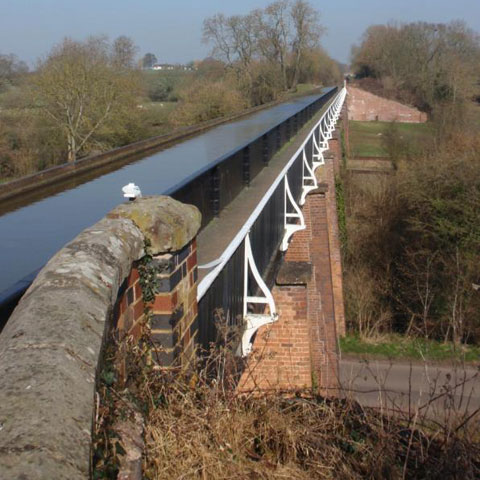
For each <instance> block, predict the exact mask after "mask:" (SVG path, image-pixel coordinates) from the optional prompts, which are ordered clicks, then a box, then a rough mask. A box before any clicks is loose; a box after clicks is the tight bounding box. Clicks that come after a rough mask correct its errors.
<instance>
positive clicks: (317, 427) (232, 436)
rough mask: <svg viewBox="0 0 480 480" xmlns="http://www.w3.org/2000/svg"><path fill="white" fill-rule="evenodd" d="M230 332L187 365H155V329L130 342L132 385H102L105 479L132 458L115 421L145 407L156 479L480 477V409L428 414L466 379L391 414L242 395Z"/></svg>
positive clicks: (107, 380) (332, 401)
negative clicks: (151, 355)
mask: <svg viewBox="0 0 480 480" xmlns="http://www.w3.org/2000/svg"><path fill="white" fill-rule="evenodd" d="M219 332H220V333H219V342H217V343H216V345H215V346H214V345H212V348H211V351H210V352H208V355H205V356H201V357H198V358H199V359H200V360H201V361H196V362H194V363H193V364H192V365H191V366H192V368H191V369H189V370H187V371H186V370H182V371H180V370H178V369H159V368H155V367H153V366H152V365H151V363H149V361H148V360H147V358H148V357H146V356H145V352H146V351H147V350H148V348H150V347H148V335H145V336H144V338H143V339H142V341H143V345H144V346H143V348H140V347H138V346H134V345H129V348H128V355H129V362H128V365H130V366H129V368H128V370H127V382H126V383H125V385H123V386H122V387H121V388H120V386H119V384H118V382H117V381H116V375H115V374H112V372H111V369H110V367H107V370H106V372H105V374H104V375H102V386H103V387H102V388H104V389H105V391H104V392H103V393H106V392H108V394H107V398H109V399H110V410H109V414H110V415H111V416H112V417H113V419H112V418H110V419H109V418H108V416H107V415H106V414H105V413H102V408H104V407H101V408H100V410H99V411H100V415H98V414H97V422H96V428H95V431H96V433H97V439H98V438H100V439H102V440H101V441H100V442H97V447H98V446H100V447H101V449H100V454H104V453H105V452H109V454H110V457H108V455H104V457H102V458H103V462H104V463H103V467H102V468H103V470H102V469H100V470H99V469H97V470H98V471H99V472H100V473H97V476H96V477H95V478H116V475H117V472H118V469H119V468H120V466H121V465H122V462H124V459H125V458H126V455H123V451H122V450H123V447H122V445H124V439H123V437H122V435H121V433H120V435H118V432H119V428H118V427H117V428H110V427H109V426H115V425H118V423H119V422H120V421H125V420H127V421H131V422H134V421H135V418H134V417H135V415H137V416H138V413H139V412H140V413H141V415H142V417H143V422H144V425H145V426H144V430H143V439H142V440H143V442H144V453H143V459H142V462H141V463H143V465H142V471H143V472H142V474H143V478H146V479H149V480H157V479H163V478H173V479H195V478H199V479H237V478H238V479H246V478H252V479H285V478H295V479H316V478H319V479H320V478H322V479H324V478H325V479H355V478H358V479H360V478H374V479H404V478H405V479H414V478H432V479H433V478H462V479H474V478H478V476H479V475H480V437H479V435H478V426H479V422H478V412H477V411H473V412H471V413H469V414H467V413H465V414H464V415H461V416H456V415H455V414H456V413H458V412H457V410H455V408H454V405H455V404H454V403H453V404H452V403H451V404H450V405H451V407H449V409H447V410H445V412H446V415H447V416H445V417H442V420H440V417H435V418H434V420H432V418H431V417H430V416H429V415H428V414H426V412H427V411H431V408H430V407H428V405H429V402H430V404H432V405H433V403H432V402H438V401H439V399H440V400H441V399H448V398H452V396H453V397H454V396H455V394H456V392H457V391H458V389H459V388H461V384H462V381H461V379H460V383H459V384H458V385H457V383H458V382H457V383H452V384H451V385H450V388H443V384H442V385H440V384H438V385H437V388H435V389H434V390H432V391H431V392H430V391H429V392H428V395H429V397H428V399H427V400H426V403H425V404H424V405H423V406H418V408H416V409H412V410H411V411H410V409H406V410H405V409H404V410H399V409H398V408H396V406H395V403H394V402H392V403H391V407H390V410H389V409H386V408H380V409H378V408H363V407H361V406H360V404H359V403H357V402H356V401H354V400H353V398H352V397H351V395H344V397H343V398H326V397H323V396H320V395H317V394H315V393H314V392H312V391H311V390H297V391H283V392H269V393H265V392H261V391H260V390H258V389H256V390H254V391H251V392H249V393H242V394H241V393H239V392H238V391H237V390H236V389H235V388H234V387H235V384H236V382H237V378H238V377H237V371H238V370H237V368H236V365H237V363H238V360H237V359H236V358H235V357H234V355H233V353H232V351H233V350H232V348H231V345H230V340H229V337H230V335H228V334H227V329H226V328H224V329H223V330H222V329H219ZM222 332H223V333H222ZM382 381H383V380H382V379H381V378H380V377H378V382H379V383H382ZM383 384H384V385H385V383H383ZM384 393H385V395H386V398H388V395H387V394H388V392H384ZM444 404H445V405H446V406H447V407H448V405H449V403H448V402H447V401H446V402H444ZM102 405H104V404H103V400H102ZM425 405H427V407H428V408H427V407H425ZM429 408H430V410H429ZM137 424H138V421H137ZM142 425H143V424H142ZM105 427H108V428H105ZM112 457H113V458H112ZM95 458H97V459H98V458H100V456H99V455H98V454H97V455H96V457H95ZM107 467H108V468H109V469H108V468H107ZM110 475H111V476H110Z"/></svg>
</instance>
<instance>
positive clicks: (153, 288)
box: [138, 239, 159, 305]
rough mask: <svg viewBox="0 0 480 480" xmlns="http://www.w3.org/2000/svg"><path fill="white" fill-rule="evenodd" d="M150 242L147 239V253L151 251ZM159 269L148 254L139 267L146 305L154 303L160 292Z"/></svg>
mask: <svg viewBox="0 0 480 480" xmlns="http://www.w3.org/2000/svg"><path fill="white" fill-rule="evenodd" d="M149 247H150V241H149V240H148V239H145V252H148V251H149ZM157 273H158V269H157V267H156V265H155V263H154V262H153V257H152V256H151V255H150V254H149V253H146V254H145V256H144V257H143V258H142V259H141V260H140V263H139V265H138V274H139V276H140V286H141V287H142V296H143V301H144V303H145V305H147V304H148V303H150V302H153V300H154V299H155V295H156V294H157V292H158V286H159V280H158V276H157Z"/></svg>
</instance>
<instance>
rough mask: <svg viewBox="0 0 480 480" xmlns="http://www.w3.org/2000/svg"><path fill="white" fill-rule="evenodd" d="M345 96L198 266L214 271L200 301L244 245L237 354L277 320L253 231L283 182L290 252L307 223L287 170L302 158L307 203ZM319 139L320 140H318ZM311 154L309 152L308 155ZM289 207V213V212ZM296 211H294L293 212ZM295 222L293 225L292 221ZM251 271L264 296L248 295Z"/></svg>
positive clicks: (205, 280)
mask: <svg viewBox="0 0 480 480" xmlns="http://www.w3.org/2000/svg"><path fill="white" fill-rule="evenodd" d="M345 96H346V89H345V87H344V88H342V90H341V91H340V92H339V93H338V94H337V95H336V97H335V98H334V99H333V100H332V102H331V103H330V105H329V106H328V108H327V109H326V111H325V112H324V113H323V115H322V117H321V118H320V120H319V121H318V122H317V123H316V124H315V126H314V127H313V128H312V130H311V131H310V133H309V134H308V135H307V137H306V139H305V140H304V142H303V143H302V145H301V146H300V147H299V148H298V150H297V151H296V152H295V154H294V155H293V156H292V157H291V159H290V160H289V161H288V163H287V164H286V165H285V167H284V168H283V169H282V171H281V172H280V174H279V175H278V176H277V178H276V179H275V181H274V182H273V183H272V185H271V186H270V188H269V189H268V190H267V192H266V193H265V195H264V196H263V197H262V199H261V200H260V202H259V203H258V204H257V206H256V208H255V210H254V211H253V212H252V213H251V215H250V217H249V218H248V220H247V221H246V222H245V223H244V225H243V226H242V228H241V229H240V230H239V232H238V233H237V234H236V235H235V237H234V238H233V240H232V241H231V242H230V244H229V245H228V246H227V248H226V249H225V251H224V252H223V253H222V254H221V256H220V257H219V258H218V259H216V260H214V261H212V262H210V263H208V264H205V265H199V267H198V268H201V269H211V271H210V272H209V273H208V274H207V275H206V276H205V277H204V278H203V279H202V281H201V282H200V283H199V285H198V289H197V301H200V300H201V299H202V298H203V296H204V295H205V293H206V292H207V291H208V289H209V288H210V286H211V285H212V283H213V282H214V281H215V279H216V278H217V276H218V275H219V274H220V272H221V271H222V269H223V268H224V267H225V265H226V264H227V262H228V261H229V259H230V258H231V257H232V255H233V254H234V252H235V251H236V250H237V249H238V247H239V246H240V245H241V244H242V242H243V244H244V288H243V317H244V322H245V329H244V334H243V338H242V342H241V345H240V348H239V349H240V351H239V352H238V353H239V354H241V355H242V356H245V355H247V354H248V353H249V352H250V350H251V339H252V337H253V335H254V333H255V332H256V331H257V330H258V328H260V327H261V326H262V325H265V324H267V323H272V322H274V321H276V320H277V318H278V315H277V312H276V307H275V302H274V299H273V296H272V294H271V292H270V290H269V289H268V287H267V285H266V284H265V282H264V281H263V279H262V277H261V275H260V274H259V272H258V269H257V267H256V264H255V258H254V256H253V253H252V249H251V245H250V229H251V228H252V226H253V224H254V222H255V221H256V220H257V218H258V217H259V215H260V214H261V212H262V210H263V209H264V208H265V205H266V204H267V202H268V201H269V199H270V198H271V197H272V195H273V193H274V192H275V191H276V189H277V187H278V186H279V185H280V182H282V181H283V182H284V235H283V240H282V242H281V246H280V249H281V250H282V251H285V250H287V248H288V245H289V242H290V239H291V237H292V235H293V234H294V233H295V232H297V231H299V230H302V229H304V228H305V220H304V218H303V214H302V211H301V209H300V206H299V205H298V204H297V203H296V201H295V199H294V198H293V195H292V193H291V191H290V187H289V183H288V177H287V174H288V171H289V169H290V167H291V166H292V165H293V163H294V162H295V160H296V159H297V158H298V156H299V155H302V194H301V198H300V201H299V204H300V205H303V204H304V203H305V199H306V196H307V194H308V193H309V192H310V191H312V190H314V189H315V188H317V180H316V177H315V170H316V169H317V168H318V167H319V166H321V165H324V164H325V158H324V156H323V152H324V151H325V150H327V149H328V142H329V140H330V139H331V138H332V133H333V131H334V130H335V124H336V123H337V121H338V118H339V117H340V112H341V109H342V106H343V102H344V100H345ZM317 137H318V141H317ZM310 139H312V151H311V155H307V152H306V148H307V144H308V142H309V140H310ZM308 153H310V152H308ZM308 156H310V157H311V158H312V164H311V165H310V164H309V162H308V158H307V157H308ZM289 206H290V212H289ZM292 209H293V212H292V211H291V210H292ZM292 220H293V222H292ZM249 271H250V272H251V273H252V275H253V278H254V280H255V282H256V283H257V285H258V287H259V289H260V290H261V292H262V293H263V296H255V297H253V296H249V295H248V291H249V289H248V287H249V285H248V282H249V275H248V273H249ZM249 304H264V305H266V306H268V312H267V313H264V314H253V313H249V309H248V306H249Z"/></svg>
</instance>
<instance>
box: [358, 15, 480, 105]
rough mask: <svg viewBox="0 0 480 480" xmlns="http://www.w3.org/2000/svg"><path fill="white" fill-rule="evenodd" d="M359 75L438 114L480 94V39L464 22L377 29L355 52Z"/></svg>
mask: <svg viewBox="0 0 480 480" xmlns="http://www.w3.org/2000/svg"><path fill="white" fill-rule="evenodd" d="M352 68H353V71H354V72H355V73H356V75H357V76H359V77H371V78H375V79H377V80H378V81H379V82H380V83H381V85H382V86H383V87H384V89H385V91H386V92H387V93H388V92H390V93H391V94H393V95H396V96H397V97H399V98H400V99H401V100H403V101H406V102H408V103H412V104H414V105H416V106H417V107H419V108H420V109H422V110H424V111H426V112H429V113H434V110H435V109H436V108H439V107H441V106H445V105H457V106H458V105H461V104H462V103H463V102H466V101H469V100H471V98H472V97H473V96H475V95H476V94H477V95H478V94H479V93H480V92H479V90H478V82H479V78H480V41H479V36H478V34H477V33H475V32H474V31H473V30H471V29H469V28H468V27H467V26H466V25H465V23H464V22H460V21H453V22H450V23H448V24H437V23H427V22H415V23H408V24H395V23H393V24H389V25H374V26H371V27H370V28H368V29H367V30H366V32H365V33H364V35H363V37H362V41H361V43H360V45H358V46H355V47H353V49H352Z"/></svg>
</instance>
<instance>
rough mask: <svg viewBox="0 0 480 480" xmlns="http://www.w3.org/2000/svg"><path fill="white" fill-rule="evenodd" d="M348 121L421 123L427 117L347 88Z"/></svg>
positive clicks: (405, 107)
mask: <svg viewBox="0 0 480 480" xmlns="http://www.w3.org/2000/svg"><path fill="white" fill-rule="evenodd" d="M347 101H348V119H349V120H357V121H362V122H365V121H367V122H373V121H380V122H393V121H396V122H405V123H423V122H426V121H427V115H426V113H424V112H421V111H420V110H417V109H416V108H414V107H409V106H407V105H403V104H402V103H399V102H395V101H393V100H388V99H386V98H383V97H379V96H377V95H374V94H373V93H370V92H367V91H365V90H362V89H360V88H357V87H352V86H349V87H348V96H347Z"/></svg>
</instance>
